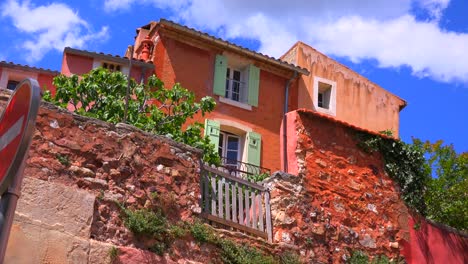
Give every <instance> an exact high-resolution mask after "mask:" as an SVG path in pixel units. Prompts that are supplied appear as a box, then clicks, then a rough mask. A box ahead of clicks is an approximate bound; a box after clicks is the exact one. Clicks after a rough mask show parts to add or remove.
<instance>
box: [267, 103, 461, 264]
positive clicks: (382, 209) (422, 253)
mask: <svg viewBox="0 0 468 264" xmlns="http://www.w3.org/2000/svg"><path fill="white" fill-rule="evenodd" d="M286 127H287V128H286V131H287V135H288V137H287V139H288V142H287V150H288V153H287V155H286V157H287V160H288V164H289V172H291V173H293V174H287V173H280V172H278V173H276V174H275V175H274V177H273V178H271V179H269V180H268V181H267V182H268V185H269V188H270V190H271V197H272V198H271V202H272V205H271V207H272V217H273V226H274V229H273V233H274V242H276V243H280V244H285V245H289V246H290V247H292V248H294V249H296V250H298V251H299V252H300V254H301V255H302V256H303V259H304V260H309V261H312V262H313V263H316V262H317V263H344V262H345V261H346V260H348V259H349V258H350V256H351V255H352V253H353V252H356V251H363V252H365V253H366V254H367V255H368V256H371V257H376V256H381V255H385V256H387V257H388V258H390V259H397V258H400V257H403V258H404V259H405V260H406V261H407V262H408V263H439V262H444V261H445V262H447V263H466V262H467V261H468V260H467V255H466V252H467V249H468V235H467V234H466V233H461V232H457V231H454V230H453V229H450V228H446V227H444V226H442V225H437V224H434V223H431V222H430V221H428V220H426V219H424V218H422V217H420V216H418V215H416V214H414V213H411V212H410V211H409V210H408V208H407V207H406V206H405V204H404V203H403V201H402V200H401V199H400V197H399V188H398V186H397V185H396V184H395V183H394V182H393V181H392V179H390V178H389V177H388V175H387V174H386V172H385V170H384V163H383V160H382V157H381V156H380V154H379V153H372V154H369V153H366V152H364V151H362V150H361V149H360V148H359V147H358V146H357V144H358V143H359V141H358V137H357V136H356V135H357V133H371V134H375V135H377V134H376V133H374V132H371V131H369V130H364V129H361V128H357V127H355V126H353V125H350V124H348V123H345V122H342V121H338V120H336V119H334V118H333V117H330V116H326V115H323V114H320V113H317V112H312V111H309V110H304V109H301V110H298V111H294V112H290V113H288V115H287V123H286ZM380 136H382V135H380Z"/></svg>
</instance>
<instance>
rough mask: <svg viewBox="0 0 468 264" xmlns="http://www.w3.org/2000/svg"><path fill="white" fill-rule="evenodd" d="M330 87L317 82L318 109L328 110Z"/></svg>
mask: <svg viewBox="0 0 468 264" xmlns="http://www.w3.org/2000/svg"><path fill="white" fill-rule="evenodd" d="M331 90H332V86H331V85H330V84H328V83H323V82H319V84H318V101H317V104H318V107H321V108H325V109H330V97H331Z"/></svg>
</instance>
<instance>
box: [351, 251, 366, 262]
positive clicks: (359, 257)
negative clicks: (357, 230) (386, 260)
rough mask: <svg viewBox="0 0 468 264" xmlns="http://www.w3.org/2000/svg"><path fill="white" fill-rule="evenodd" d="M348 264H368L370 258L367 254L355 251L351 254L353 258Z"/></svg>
mask: <svg viewBox="0 0 468 264" xmlns="http://www.w3.org/2000/svg"><path fill="white" fill-rule="evenodd" d="M348 263H350V264H368V263H369V257H368V256H367V254H366V253H364V252H362V251H359V250H357V251H354V252H353V253H352V254H351V258H349V260H348Z"/></svg>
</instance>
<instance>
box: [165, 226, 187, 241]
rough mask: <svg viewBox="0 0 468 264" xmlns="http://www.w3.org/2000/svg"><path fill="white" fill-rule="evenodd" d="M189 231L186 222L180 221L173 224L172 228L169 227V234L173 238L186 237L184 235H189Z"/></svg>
mask: <svg viewBox="0 0 468 264" xmlns="http://www.w3.org/2000/svg"><path fill="white" fill-rule="evenodd" d="M187 233H188V231H187V229H186V227H185V224H184V223H179V224H177V225H171V226H170V228H169V234H171V236H172V237H173V238H181V237H184V236H186V235H187Z"/></svg>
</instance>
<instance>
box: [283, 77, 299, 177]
mask: <svg viewBox="0 0 468 264" xmlns="http://www.w3.org/2000/svg"><path fill="white" fill-rule="evenodd" d="M296 78H297V71H294V75H293V77H291V79H289V80H288V81H287V82H286V87H285V92H284V113H283V114H284V116H283V164H284V172H288V136H287V135H286V132H287V121H288V120H287V117H286V113H287V112H288V99H289V85H291V82H292V81H293V80H294V79H296Z"/></svg>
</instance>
